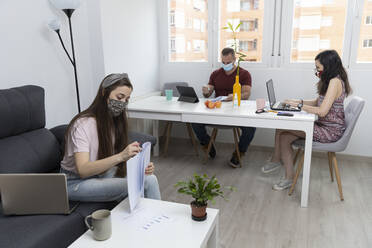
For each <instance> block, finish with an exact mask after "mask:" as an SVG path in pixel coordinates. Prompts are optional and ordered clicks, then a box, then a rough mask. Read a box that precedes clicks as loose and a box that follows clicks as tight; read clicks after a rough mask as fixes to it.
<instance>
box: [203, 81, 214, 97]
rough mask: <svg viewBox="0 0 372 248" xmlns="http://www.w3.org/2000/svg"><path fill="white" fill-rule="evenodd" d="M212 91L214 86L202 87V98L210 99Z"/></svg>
mask: <svg viewBox="0 0 372 248" xmlns="http://www.w3.org/2000/svg"><path fill="white" fill-rule="evenodd" d="M213 91H214V86H213V85H210V84H208V85H206V86H203V88H202V92H203V96H204V97H205V98H208V97H210V96H211V95H212V94H213Z"/></svg>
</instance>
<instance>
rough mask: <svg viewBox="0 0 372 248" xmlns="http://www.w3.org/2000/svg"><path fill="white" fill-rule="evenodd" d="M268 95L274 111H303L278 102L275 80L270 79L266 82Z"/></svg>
mask: <svg viewBox="0 0 372 248" xmlns="http://www.w3.org/2000/svg"><path fill="white" fill-rule="evenodd" d="M266 88H267V95H268V96H269V102H270V108H271V109H272V110H282V111H301V109H300V108H298V107H292V106H290V105H289V104H286V103H284V102H277V101H276V97H275V91H274V83H273V80H272V79H270V80H269V81H267V82H266Z"/></svg>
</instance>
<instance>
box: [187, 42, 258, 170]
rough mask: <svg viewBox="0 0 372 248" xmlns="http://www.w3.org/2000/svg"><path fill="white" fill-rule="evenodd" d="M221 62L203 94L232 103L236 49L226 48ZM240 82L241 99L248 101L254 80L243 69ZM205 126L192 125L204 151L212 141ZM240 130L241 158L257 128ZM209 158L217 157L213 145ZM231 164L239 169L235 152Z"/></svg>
mask: <svg viewBox="0 0 372 248" xmlns="http://www.w3.org/2000/svg"><path fill="white" fill-rule="evenodd" d="M221 61H222V67H221V68H220V69H218V70H215V71H214V72H213V73H212V74H211V76H210V78H209V83H208V85H206V86H203V88H202V92H203V95H204V97H205V98H208V97H210V96H211V95H212V94H213V92H215V95H216V97H219V96H227V99H226V100H225V101H232V99H233V94H232V93H233V85H234V83H235V77H236V73H237V70H236V69H237V67H236V65H235V62H236V57H235V52H234V49H232V48H228V47H227V48H224V49H223V50H222V52H221ZM239 82H240V84H241V86H242V91H241V92H242V95H241V99H242V100H248V98H249V96H250V94H251V87H252V79H251V75H250V73H249V72H248V71H247V70H244V69H243V68H241V67H240V68H239ZM205 126H206V125H205V124H198V123H193V124H192V127H193V130H194V132H195V134H196V136H197V137H198V139H199V141H200V144H201V145H202V146H203V148H204V149H206V148H207V146H208V143H209V140H210V136H209V135H208V133H207V131H206V128H205ZM240 129H241V130H242V134H241V136H240V138H239V151H240V154H241V156H243V155H244V154H245V152H246V151H247V149H248V146H249V144H250V143H251V141H252V139H253V136H254V133H255V131H256V128H254V127H240ZM209 156H210V157H211V158H214V157H215V156H216V149H215V147H214V146H213V145H212V148H211V150H210V152H209ZM229 164H230V165H231V166H232V167H234V168H237V167H239V160H238V156H237V154H236V152H233V154H232V156H231V159H230V161H229Z"/></svg>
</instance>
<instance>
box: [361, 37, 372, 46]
mask: <svg viewBox="0 0 372 248" xmlns="http://www.w3.org/2000/svg"><path fill="white" fill-rule="evenodd" d="M363 47H364V48H367V47H372V39H368V40H363Z"/></svg>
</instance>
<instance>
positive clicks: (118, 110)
mask: <svg viewBox="0 0 372 248" xmlns="http://www.w3.org/2000/svg"><path fill="white" fill-rule="evenodd" d="M127 105H128V102H122V101H119V100H115V99H109V102H108V105H107V107H108V109H109V110H110V112H111V113H112V115H113V116H114V117H117V116H119V115H121V114H122V113H123V112H124V110H125V109H126V108H127Z"/></svg>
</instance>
